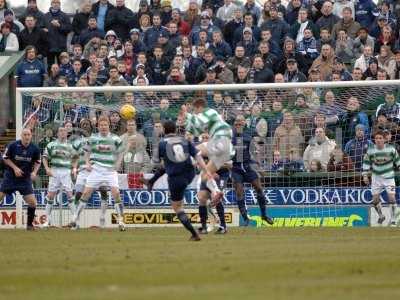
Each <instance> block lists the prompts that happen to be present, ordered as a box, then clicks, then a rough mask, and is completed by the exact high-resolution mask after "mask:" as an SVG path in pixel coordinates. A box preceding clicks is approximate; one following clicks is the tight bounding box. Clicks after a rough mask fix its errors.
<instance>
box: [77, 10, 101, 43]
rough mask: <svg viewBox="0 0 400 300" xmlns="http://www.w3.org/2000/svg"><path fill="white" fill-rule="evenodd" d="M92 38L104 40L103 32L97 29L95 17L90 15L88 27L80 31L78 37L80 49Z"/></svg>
mask: <svg viewBox="0 0 400 300" xmlns="http://www.w3.org/2000/svg"><path fill="white" fill-rule="evenodd" d="M94 37H98V38H100V39H104V31H103V30H101V29H98V28H97V20H96V16H95V15H90V16H89V19H88V27H87V28H86V29H84V30H82V31H81V34H80V35H79V44H81V45H82V47H85V45H86V44H87V43H88V42H89V41H90V40H91V39H92V38H94Z"/></svg>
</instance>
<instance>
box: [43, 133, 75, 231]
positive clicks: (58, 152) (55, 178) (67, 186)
mask: <svg viewBox="0 0 400 300" xmlns="http://www.w3.org/2000/svg"><path fill="white" fill-rule="evenodd" d="M67 134H68V132H67V129H66V128H65V127H59V128H58V131H57V140H55V141H53V142H50V143H49V144H48V145H47V146H46V148H45V150H44V154H43V166H44V168H45V169H46V174H47V175H48V176H49V187H48V190H47V197H46V219H47V220H46V222H45V223H44V224H43V227H44V228H47V227H49V226H50V225H52V220H51V211H52V210H53V205H54V198H55V196H56V195H57V192H58V191H60V192H61V191H65V193H66V194H67V199H68V206H69V209H70V210H71V214H72V215H73V214H74V212H75V203H74V199H73V194H72V178H71V170H73V171H76V159H75V158H76V155H75V152H74V149H73V148H72V145H71V143H69V142H68V141H67ZM73 175H74V177H75V176H76V174H73Z"/></svg>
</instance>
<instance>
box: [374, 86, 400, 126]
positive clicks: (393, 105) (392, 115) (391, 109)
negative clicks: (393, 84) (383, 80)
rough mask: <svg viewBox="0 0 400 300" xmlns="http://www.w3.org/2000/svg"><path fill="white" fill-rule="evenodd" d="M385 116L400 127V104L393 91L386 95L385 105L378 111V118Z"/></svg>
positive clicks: (381, 105) (379, 107) (380, 106)
mask: <svg viewBox="0 0 400 300" xmlns="http://www.w3.org/2000/svg"><path fill="white" fill-rule="evenodd" d="M380 115H384V116H385V117H386V119H387V120H388V121H389V122H394V123H396V124H397V125H400V103H399V102H396V97H395V94H394V93H393V92H391V91H389V92H387V94H386V95H385V103H383V104H380V105H379V106H378V108H377V109H376V118H378V117H379V116H380Z"/></svg>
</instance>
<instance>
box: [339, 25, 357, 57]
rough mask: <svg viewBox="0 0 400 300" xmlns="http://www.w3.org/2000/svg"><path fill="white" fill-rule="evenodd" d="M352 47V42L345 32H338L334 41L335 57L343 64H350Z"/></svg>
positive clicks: (342, 30) (352, 53) (343, 30)
mask: <svg viewBox="0 0 400 300" xmlns="http://www.w3.org/2000/svg"><path fill="white" fill-rule="evenodd" d="M353 47H354V46H353V40H352V39H351V38H350V37H349V36H348V35H347V33H346V30H345V29H341V30H339V33H338V35H337V39H336V49H335V54H336V56H337V57H339V58H340V59H341V60H342V61H343V62H344V63H345V64H348V65H350V64H352V62H353V60H354V52H353Z"/></svg>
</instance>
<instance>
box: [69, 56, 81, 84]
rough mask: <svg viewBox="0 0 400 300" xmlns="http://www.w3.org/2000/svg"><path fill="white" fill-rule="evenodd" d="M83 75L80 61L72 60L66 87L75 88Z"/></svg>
mask: <svg viewBox="0 0 400 300" xmlns="http://www.w3.org/2000/svg"><path fill="white" fill-rule="evenodd" d="M84 73H85V72H84V71H83V70H82V62H81V61H80V59H74V60H72V72H71V73H70V74H69V75H68V86H76V84H77V82H78V81H79V79H80V78H81V77H82V75H83V74H84Z"/></svg>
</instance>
